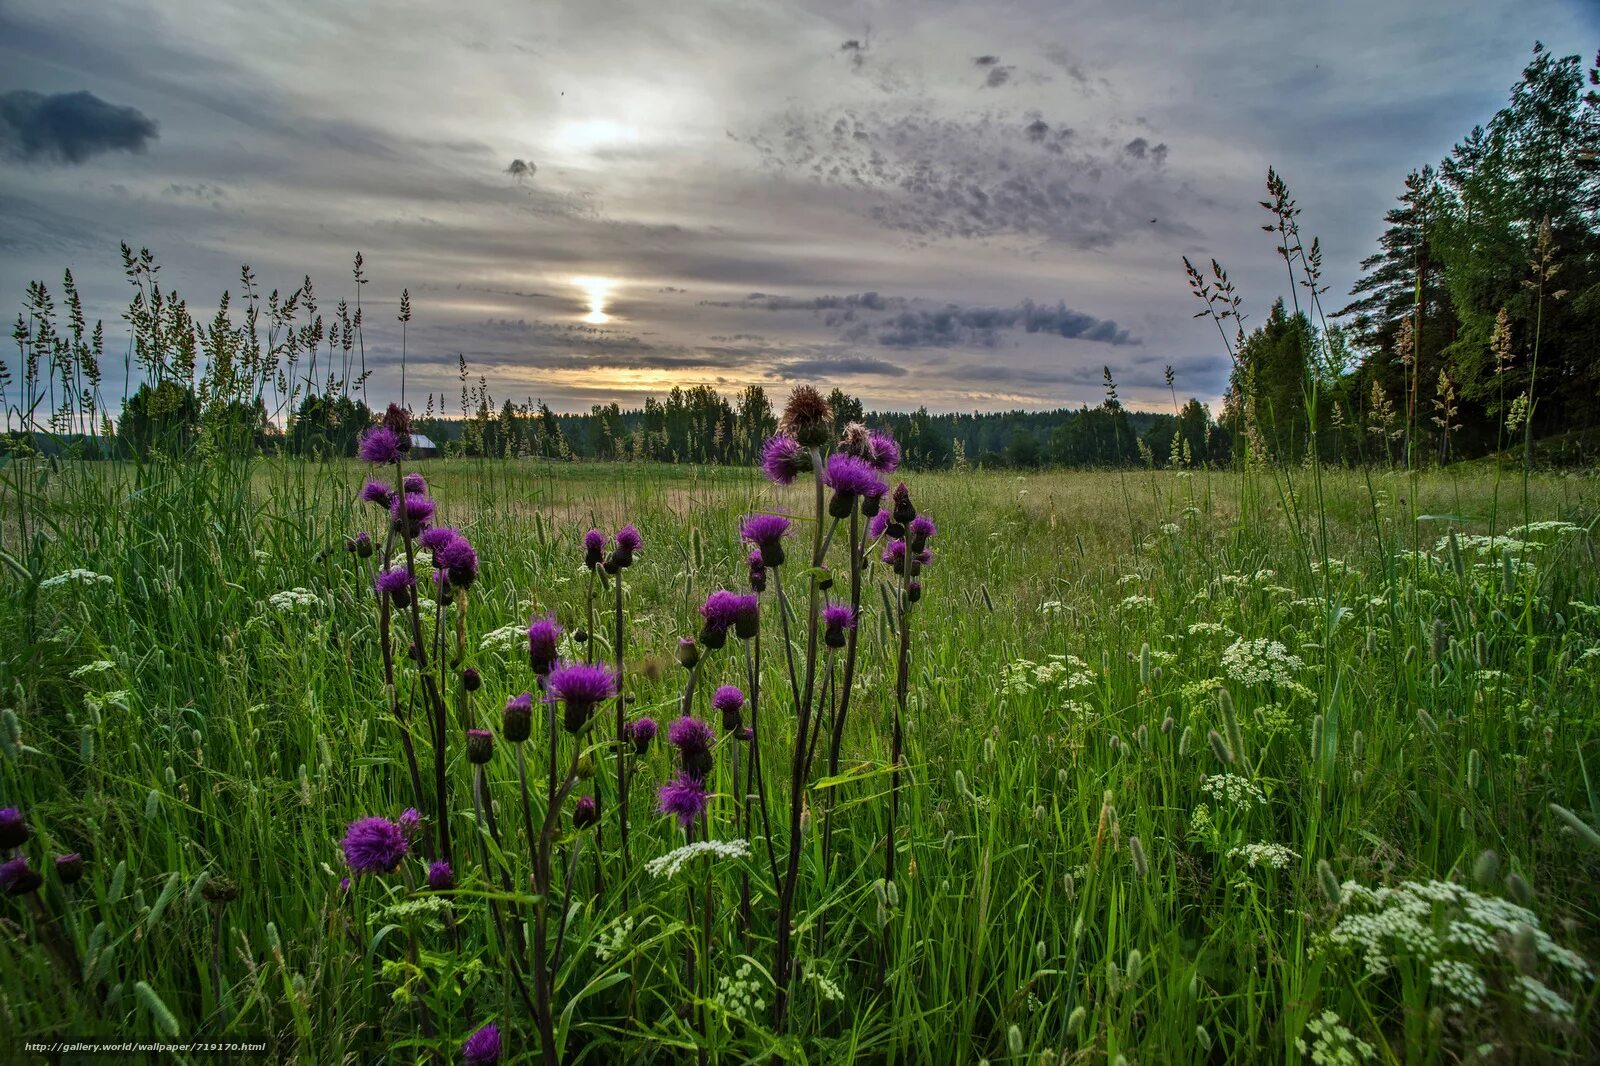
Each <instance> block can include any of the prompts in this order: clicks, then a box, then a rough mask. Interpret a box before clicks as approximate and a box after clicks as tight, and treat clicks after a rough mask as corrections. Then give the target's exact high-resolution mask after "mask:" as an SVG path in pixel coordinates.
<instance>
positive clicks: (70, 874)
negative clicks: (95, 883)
mask: <svg viewBox="0 0 1600 1066" xmlns="http://www.w3.org/2000/svg"><path fill="white" fill-rule="evenodd" d="M56 876H57V877H59V878H61V883H62V884H64V885H75V884H77V883H78V882H79V881H82V880H83V856H82V855H80V854H78V853H77V852H76V851H69V852H67V853H66V854H65V855H57V856H56Z"/></svg>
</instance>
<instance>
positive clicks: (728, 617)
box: [700, 589, 744, 648]
mask: <svg viewBox="0 0 1600 1066" xmlns="http://www.w3.org/2000/svg"><path fill="white" fill-rule="evenodd" d="M742 609H744V597H742V596H740V595H739V594H738V593H737V592H729V591H728V590H727V589H718V590H717V591H715V592H713V593H712V594H711V595H709V596H707V597H706V602H704V603H702V604H701V605H700V617H701V618H703V619H705V625H703V626H701V627H700V643H702V644H704V645H705V646H706V647H708V648H720V647H722V646H723V645H724V644H726V643H727V642H728V630H729V629H731V628H732V627H733V626H734V624H735V623H736V622H738V621H739V612H740V611H741V610H742Z"/></svg>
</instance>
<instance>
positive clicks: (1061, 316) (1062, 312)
mask: <svg viewBox="0 0 1600 1066" xmlns="http://www.w3.org/2000/svg"><path fill="white" fill-rule="evenodd" d="M1017 329H1020V330H1022V331H1024V332H1026V333H1042V334H1054V335H1056V336H1060V337H1065V338H1067V339H1069V340H1070V339H1077V340H1086V341H1097V342H1099V343H1101V344H1111V345H1123V344H1138V343H1139V342H1138V340H1137V339H1135V338H1134V337H1132V336H1130V335H1129V333H1128V331H1127V330H1125V329H1123V328H1122V327H1120V326H1118V325H1117V324H1116V323H1115V322H1113V321H1111V320H1109V319H1102V318H1096V317H1095V316H1093V315H1090V314H1085V313H1084V312H1082V311H1074V310H1073V309H1072V308H1070V307H1068V306H1067V305H1066V304H1064V303H1058V304H1056V305H1055V306H1054V307H1051V306H1048V305H1038V304H1035V303H1034V302H1033V301H1032V300H1024V301H1023V302H1022V303H1021V304H1020V305H1018V306H1016V307H954V306H952V307H945V308H941V309H939V310H933V311H921V310H907V311H901V312H900V313H899V314H897V315H894V316H892V317H891V318H889V319H888V320H887V321H886V322H884V323H883V325H882V326H881V327H880V328H879V329H878V331H877V333H876V339H877V342H878V343H879V344H881V345H883V346H884V347H886V348H931V347H949V346H951V345H960V344H976V345H980V346H983V347H987V348H993V347H996V346H997V345H999V343H1000V340H1001V334H1002V333H1003V332H1004V331H1007V330H1017Z"/></svg>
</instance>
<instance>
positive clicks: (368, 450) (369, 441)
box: [356, 426, 402, 466]
mask: <svg viewBox="0 0 1600 1066" xmlns="http://www.w3.org/2000/svg"><path fill="white" fill-rule="evenodd" d="M356 450H357V452H358V453H359V454H360V456H361V458H362V460H363V461H365V462H368V463H371V464H373V465H374V466H382V465H384V464H386V463H398V462H399V461H400V452H401V450H402V449H401V445H400V435H399V434H397V433H396V432H395V431H394V430H392V429H390V428H389V427H388V426H373V427H371V428H370V429H368V430H367V431H366V432H365V433H363V434H361V442H360V444H359V445H358V446H357V448H356Z"/></svg>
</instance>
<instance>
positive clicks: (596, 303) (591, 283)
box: [572, 278, 617, 326]
mask: <svg viewBox="0 0 1600 1066" xmlns="http://www.w3.org/2000/svg"><path fill="white" fill-rule="evenodd" d="M572 283H573V284H574V285H576V286H577V287H578V288H580V289H582V290H583V293H584V297H585V298H586V299H587V300H588V301H589V313H588V314H586V315H584V316H583V320H584V321H585V322H587V323H589V324H590V325H591V326H603V325H605V324H606V323H607V322H610V321H611V316H610V315H608V314H606V305H607V304H609V303H610V302H611V290H612V289H613V288H615V287H616V284H617V283H616V282H615V281H613V280H612V279H611V278H573V279H572Z"/></svg>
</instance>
